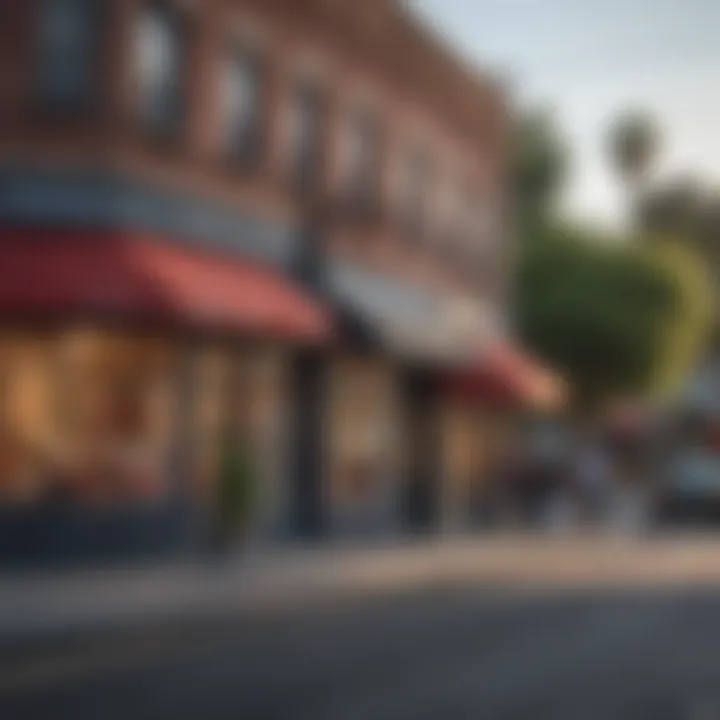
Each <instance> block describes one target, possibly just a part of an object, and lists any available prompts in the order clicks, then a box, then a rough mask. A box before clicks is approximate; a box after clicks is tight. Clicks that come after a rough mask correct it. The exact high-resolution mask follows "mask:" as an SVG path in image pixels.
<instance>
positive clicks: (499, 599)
mask: <svg viewBox="0 0 720 720" xmlns="http://www.w3.org/2000/svg"><path fill="white" fill-rule="evenodd" d="M719 601H720V590H718V591H716V590H714V589H713V588H712V587H710V586H707V587H705V588H698V587H696V588H695V589H692V590H691V589H690V588H689V586H688V587H687V588H680V587H672V588H665V589H659V588H654V589H651V588H649V587H646V588H638V587H634V588H628V587H625V588H624V589H622V588H619V587H618V588H616V589H610V587H607V588H605V589H603V588H598V587H595V588H594V589H589V588H585V589H581V588H576V589H574V590H572V589H569V588H565V589H561V588H559V587H558V588H556V589H554V590H552V589H551V590H540V589H534V590H533V589H529V588H526V589H518V588H516V589H514V590H509V589H502V588H499V587H496V588H490V587H481V586H479V585H473V584H471V583H454V584H445V585H443V586H439V587H437V588H432V587H425V588H422V589H420V588H416V589H405V590H403V591H401V592H398V593H395V594H393V595H383V596H377V597H365V598H363V599H350V598H345V599H342V600H340V599H336V600H334V601H333V600H330V599H329V600H328V601H327V602H319V603H317V604H315V606H314V607H312V608H309V607H307V606H302V607H301V606H298V607H297V608H294V609H293V608H290V607H285V608H283V609H278V608H269V609H266V610H263V609H258V610H256V611H255V612H253V613H248V612H245V613H242V614H240V613H233V612H231V611H225V612H224V613H222V614H221V613H217V612H215V613H213V614H211V615H208V616H205V617H201V616H197V617H195V618H193V619H192V621H186V622H182V623H179V622H168V623H166V624H158V623H154V624H153V625H152V626H151V627H144V628H143V627H138V628H137V629H135V630H133V631H127V630H126V631H124V632H119V631H116V632H108V633H104V634H103V633H89V634H87V635H86V636H85V637H84V638H83V637H82V636H78V637H74V638H70V639H64V640H63V639H57V640H55V641H53V642H48V643H47V645H43V644H39V645H37V646H35V647H32V648H23V649H22V651H19V652H18V653H17V654H16V655H14V656H7V657H4V658H3V662H2V668H1V669H0V697H1V698H2V700H1V702H0V718H3V719H4V718H8V720H25V719H28V720H30V719H38V720H40V719H44V718H48V719H50V718H52V719H53V720H57V719H58V718H72V719H73V720H83V719H84V718H88V719H91V718H93V719H94V718H103V720H112V719H114V718H118V719H120V718H122V719H123V720H125V719H126V718H135V719H136V720H144V718H153V720H157V719H160V718H173V719H174V720H177V719H179V718H201V717H202V718H231V717H232V718H243V719H244V720H248V719H254V718H293V720H304V719H307V720H331V719H332V720H334V719H336V718H337V719H340V720H354V719H356V718H357V719H368V720H383V719H385V718H388V719H390V718H392V719H393V720H394V719H405V718H407V719H408V720H410V719H413V720H417V719H420V718H428V719H430V718H433V719H436V718H437V719H442V720H451V719H454V718H508V719H509V718H518V719H519V718H536V719H537V718H549V719H552V720H563V719H565V718H567V719H568V720H594V719H598V720H601V719H603V720H622V719H623V718H628V719H630V718H632V719H633V720H642V719H644V718H647V720H663V719H665V718H667V720H674V719H678V720H680V719H681V718H682V719H684V718H688V720H695V719H697V720H705V719H708V720H709V719H711V718H720V612H718V608H719V607H720V604H719Z"/></svg>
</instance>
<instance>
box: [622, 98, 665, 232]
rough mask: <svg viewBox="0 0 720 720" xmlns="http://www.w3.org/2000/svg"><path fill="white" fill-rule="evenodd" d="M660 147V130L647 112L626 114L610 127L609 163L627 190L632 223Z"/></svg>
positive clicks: (629, 112)
mask: <svg viewBox="0 0 720 720" xmlns="http://www.w3.org/2000/svg"><path fill="white" fill-rule="evenodd" d="M659 146H660V132H659V129H658V127H657V124H656V123H655V120H654V119H653V117H652V116H651V115H650V114H648V113H646V112H642V111H628V112H625V113H623V114H622V115H620V116H619V117H618V118H617V119H616V120H615V122H614V123H613V125H612V127H611V128H610V135H609V151H610V160H611V162H612V164H613V166H614V169H615V171H616V173H617V174H618V175H619V177H620V178H621V179H622V180H623V181H624V182H625V184H626V186H627V188H628V203H629V206H630V213H629V214H630V218H631V220H632V221H634V220H635V219H636V212H637V207H638V203H639V201H640V195H641V193H642V191H643V189H644V186H645V182H646V180H647V178H648V175H649V174H650V171H651V169H652V168H653V165H654V164H655V161H656V160H657V156H658V150H659Z"/></svg>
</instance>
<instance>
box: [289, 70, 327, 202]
mask: <svg viewBox="0 0 720 720" xmlns="http://www.w3.org/2000/svg"><path fill="white" fill-rule="evenodd" d="M291 103H292V104H291V114H290V173H291V177H292V180H293V182H294V183H295V184H296V185H297V186H298V187H299V188H301V189H307V188H312V187H314V186H315V184H316V183H317V181H318V180H319V178H320V170H321V162H322V128H321V113H322V97H321V93H320V90H319V89H318V88H316V87H314V86H312V85H308V84H302V85H299V86H298V87H296V88H295V91H294V92H293V95H292V98H291Z"/></svg>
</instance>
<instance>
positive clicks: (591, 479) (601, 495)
mask: <svg viewBox="0 0 720 720" xmlns="http://www.w3.org/2000/svg"><path fill="white" fill-rule="evenodd" d="M612 475H613V469H612V461H611V458H610V455H609V453H608V451H607V448H606V447H605V446H604V445H603V443H602V441H601V440H599V439H597V438H595V439H590V440H589V441H587V442H586V443H584V444H583V445H582V446H581V448H580V451H579V453H578V455H577V463H576V468H575V482H576V487H577V495H578V499H579V504H580V507H581V511H582V515H583V517H584V519H585V521H586V522H589V523H591V524H598V523H601V522H602V521H603V520H604V519H605V512H606V509H607V501H608V493H609V489H610V486H611V484H612Z"/></svg>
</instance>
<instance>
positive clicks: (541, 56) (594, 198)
mask: <svg viewBox="0 0 720 720" xmlns="http://www.w3.org/2000/svg"><path fill="white" fill-rule="evenodd" d="M412 3H413V4H414V5H415V6H416V7H418V8H419V9H420V10H421V11H422V12H423V13H424V14H425V15H428V16H429V17H430V18H431V19H432V20H433V23H434V24H435V25H436V26H437V27H439V28H440V29H441V30H443V31H444V32H445V34H447V35H448V36H449V38H450V40H451V41H452V42H453V43H454V44H455V45H456V46H458V47H459V48H460V49H461V50H462V51H463V52H464V54H465V55H468V56H470V57H472V58H475V59H476V60H477V61H478V62H479V63H480V64H481V65H484V66H490V67H491V68H493V69H495V70H497V71H500V72H502V73H503V74H505V75H507V76H508V77H509V78H510V80H511V87H512V88H513V92H514V94H515V95H516V96H517V97H518V98H521V99H529V100H534V99H539V100H543V101H549V102H551V103H552V104H553V105H554V106H555V107H556V108H557V113H558V116H559V118H560V121H561V123H562V125H563V127H564V128H565V130H566V132H567V133H568V135H569V136H570V138H571V139H572V142H573V144H574V146H575V148H576V150H577V158H576V163H575V169H574V172H575V176H574V182H573V183H572V188H571V191H570V192H569V194H568V198H567V202H568V205H569V207H570V209H571V210H572V211H573V212H574V213H576V214H578V215H580V216H588V217H593V218H600V219H604V220H608V221H615V220H617V219H618V218H619V217H620V215H621V213H622V201H621V193H620V188H619V187H618V185H617V183H616V182H615V179H614V178H613V176H612V174H611V173H610V172H609V170H608V169H607V167H606V164H605V157H604V155H603V153H604V143H605V137H606V128H607V124H608V121H609V119H611V118H612V117H613V116H614V115H615V114H616V113H617V112H618V111H619V110H622V109H624V108H627V107H641V108H646V109H648V110H650V111H652V112H654V113H655V114H656V115H657V116H658V118H659V122H660V125H661V127H662V129H663V132H664V134H665V147H664V148H663V160H662V164H661V168H660V171H661V172H662V173H664V174H668V173H673V172H682V171H686V170H692V171H696V172H697V173H698V174H700V175H702V176H704V177H706V178H707V179H708V180H710V181H712V182H713V183H714V182H717V181H720V88H719V87H718V84H719V83H718V80H719V79H720V0H602V2H593V1H592V0H412Z"/></svg>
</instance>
